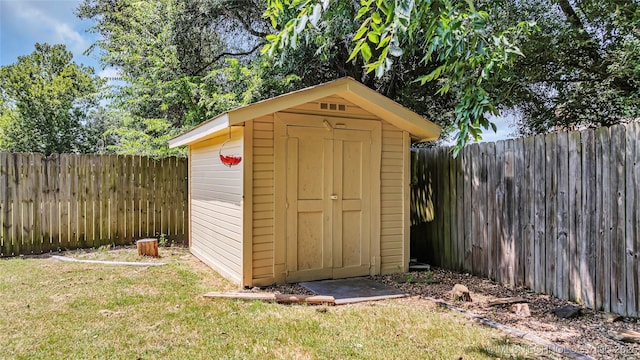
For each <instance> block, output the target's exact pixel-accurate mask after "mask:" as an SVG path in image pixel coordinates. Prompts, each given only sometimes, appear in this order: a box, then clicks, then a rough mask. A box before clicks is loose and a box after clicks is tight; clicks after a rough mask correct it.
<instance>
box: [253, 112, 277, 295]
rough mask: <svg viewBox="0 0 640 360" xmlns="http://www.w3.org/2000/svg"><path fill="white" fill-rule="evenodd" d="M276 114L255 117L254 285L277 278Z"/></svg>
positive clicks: (266, 282)
mask: <svg viewBox="0 0 640 360" xmlns="http://www.w3.org/2000/svg"><path fill="white" fill-rule="evenodd" d="M273 131H274V129H273V117H272V116H265V117H262V118H259V119H256V120H254V121H253V224H252V226H253V228H252V229H253V249H252V259H253V260H252V261H253V265H252V266H253V268H252V274H253V285H268V284H271V283H273V282H274V258H273V255H274V218H275V216H274V210H275V205H274V196H273V194H274V171H275V167H274V155H273V154H274V136H273Z"/></svg>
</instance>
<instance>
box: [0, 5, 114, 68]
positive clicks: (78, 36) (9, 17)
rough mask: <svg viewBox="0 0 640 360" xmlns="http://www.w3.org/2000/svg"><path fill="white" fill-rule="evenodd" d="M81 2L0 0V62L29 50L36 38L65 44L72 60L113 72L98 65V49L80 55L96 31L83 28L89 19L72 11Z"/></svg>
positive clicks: (88, 24) (31, 50) (8, 62)
mask: <svg viewBox="0 0 640 360" xmlns="http://www.w3.org/2000/svg"><path fill="white" fill-rule="evenodd" d="M80 3H81V1H80V0H0V66H1V65H8V64H12V63H14V62H16V60H17V59H18V56H21V55H28V54H30V53H32V52H33V51H34V44H35V43H37V42H40V43H49V44H65V45H66V46H67V49H68V50H69V51H71V52H72V53H73V55H74V61H75V62H77V63H81V64H84V65H88V66H91V67H93V68H94V69H95V70H96V73H99V74H101V75H103V76H112V74H113V70H102V69H101V67H100V63H99V62H98V54H97V53H92V54H90V55H89V56H84V55H83V53H84V52H85V51H86V50H87V49H88V48H89V46H90V45H91V44H92V43H93V42H94V41H95V40H96V35H95V34H91V33H88V32H87V31H86V30H87V29H88V28H89V27H91V25H92V22H91V21H81V20H80V19H78V18H77V17H76V16H75V15H74V10H75V9H76V8H77V7H78V5H79V4H80Z"/></svg>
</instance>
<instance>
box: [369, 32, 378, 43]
mask: <svg viewBox="0 0 640 360" xmlns="http://www.w3.org/2000/svg"><path fill="white" fill-rule="evenodd" d="M367 38H368V39H369V42H371V43H372V44H377V43H378V41H380V36H378V34H376V33H375V32H373V31H369V33H367Z"/></svg>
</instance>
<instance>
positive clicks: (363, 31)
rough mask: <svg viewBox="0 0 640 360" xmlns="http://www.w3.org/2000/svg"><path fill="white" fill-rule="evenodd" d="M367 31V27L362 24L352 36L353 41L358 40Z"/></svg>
mask: <svg viewBox="0 0 640 360" xmlns="http://www.w3.org/2000/svg"><path fill="white" fill-rule="evenodd" d="M367 30H369V27H368V26H366V25H365V24H362V25H361V26H360V28H359V29H358V31H357V32H356V34H355V35H354V36H353V40H360V39H361V38H362V36H363V35H364V34H365V33H366V32H367Z"/></svg>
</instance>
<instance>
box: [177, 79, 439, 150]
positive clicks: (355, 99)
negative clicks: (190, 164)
mask: <svg viewBox="0 0 640 360" xmlns="http://www.w3.org/2000/svg"><path fill="white" fill-rule="evenodd" d="M332 95H336V96H340V97H342V98H344V99H345V100H348V101H350V102H352V103H353V104H355V105H358V106H360V107H361V108H363V109H365V110H367V111H369V112H370V113H372V114H375V115H376V116H378V117H379V118H381V119H383V120H385V121H387V122H389V123H391V124H393V125H395V126H396V127H398V128H400V129H403V130H406V131H408V132H409V134H411V137H412V138H413V139H416V140H419V141H429V140H436V139H437V138H438V137H439V136H440V126H438V125H436V124H434V123H432V122H431V121H429V120H427V119H425V118H423V117H422V116H420V115H418V114H417V113H415V112H413V111H411V110H409V109H407V108H405V107H404V106H402V105H400V104H398V103H397V102H395V101H393V100H391V99H389V98H387V97H386V96H384V95H381V94H379V93H378V92H376V91H374V90H371V89H370V88H368V87H367V86H365V85H363V84H361V83H359V82H358V81H356V80H354V79H353V78H350V77H344V78H341V79H338V80H334V81H331V82H327V83H324V84H320V85H316V86H311V87H308V88H305V89H302V90H298V91H293V92H290V93H287V94H283V95H280V96H276V97H273V98H270V99H266V100H262V101H258V102H256V103H253V104H250V105H246V106H242V107H239V108H236V109H234V110H230V111H227V112H225V113H222V114H220V115H218V116H216V117H214V118H212V119H209V120H207V121H205V122H204V123H202V124H200V125H198V126H196V127H195V128H193V129H191V130H189V131H187V132H185V133H183V134H181V135H178V136H176V137H174V138H173V139H171V140H169V147H172V148H173V147H177V146H181V145H189V144H193V143H195V142H198V141H201V140H204V139H205V138H207V137H209V136H210V135H212V134H214V133H217V132H218V131H221V130H224V129H226V128H228V127H229V126H233V125H239V124H242V123H244V122H245V121H248V120H252V119H256V118H259V117H261V116H264V115H268V114H271V113H275V112H278V111H282V110H286V109H288V108H292V107H295V106H298V105H302V104H305V103H308V102H311V101H315V100H318V99H322V98H325V97H327V96H332Z"/></svg>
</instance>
